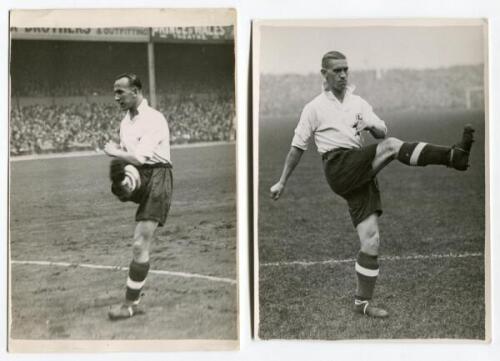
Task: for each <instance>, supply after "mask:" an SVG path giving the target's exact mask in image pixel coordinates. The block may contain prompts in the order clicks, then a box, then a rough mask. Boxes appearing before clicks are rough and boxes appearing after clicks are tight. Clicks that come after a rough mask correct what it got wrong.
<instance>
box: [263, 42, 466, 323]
mask: <svg viewBox="0 0 500 361" xmlns="http://www.w3.org/2000/svg"><path fill="white" fill-rule="evenodd" d="M321 67H322V68H321V74H322V75H323V78H324V91H323V92H322V93H321V94H320V95H318V96H317V97H316V98H314V99H313V100H312V101H311V102H309V103H308V104H307V105H306V106H305V107H304V110H303V111H302V114H301V116H300V120H299V123H298V125H297V128H296V129H295V135H294V137H293V140H292V146H291V148H290V151H289V152H288V155H287V157H286V160H285V165H284V168H283V172H282V174H281V177H280V180H279V181H278V182H277V183H276V184H274V185H273V186H272V187H271V189H270V193H271V194H270V195H271V198H272V199H274V200H277V199H279V198H280V196H281V195H282V193H283V191H284V189H285V185H286V182H287V180H288V178H289V177H290V175H291V174H292V172H293V170H294V169H295V167H296V166H297V164H298V163H299V161H300V159H301V157H302V154H303V152H304V151H305V150H306V149H307V147H308V144H309V142H310V139H311V138H314V141H315V143H316V146H317V149H318V152H319V153H320V154H321V156H322V159H323V166H324V171H325V175H326V178H327V181H328V184H329V185H330V188H331V189H332V190H333V191H334V192H335V193H336V194H338V195H340V196H341V197H343V198H344V199H345V200H346V201H347V204H348V206H349V213H350V215H351V219H352V222H353V225H354V227H355V228H356V231H357V233H358V237H359V240H360V244H361V247H360V251H359V253H358V256H357V259H356V264H355V271H356V275H357V288H356V293H355V296H354V310H355V312H358V313H361V314H364V315H367V316H371V317H378V318H384V317H387V316H388V312H387V311H386V310H384V309H382V308H380V307H375V306H373V305H372V304H370V301H371V299H372V297H373V291H374V288H375V283H376V280H377V277H378V273H379V264H378V250H379V242H380V241H379V226H378V217H379V216H380V215H381V214H382V206H381V202H380V192H379V189H378V186H377V180H376V175H377V173H378V172H379V171H380V170H382V169H383V168H384V167H385V166H386V165H387V164H389V163H390V162H391V161H392V160H395V159H397V160H399V161H400V162H402V163H404V164H406V165H411V166H426V165H429V164H440V165H445V166H447V167H452V168H455V169H457V170H462V171H463V170H466V169H467V168H468V166H469V164H468V162H469V153H470V149H471V146H472V142H473V132H474V130H473V129H472V127H470V126H466V127H465V128H464V132H463V136H462V140H461V141H459V142H457V143H456V144H455V145H453V146H452V147H443V146H438V145H432V144H426V143H423V142H416V143H407V142H403V141H401V140H399V139H396V138H386V134H387V127H386V125H385V123H384V121H382V120H381V119H379V118H378V117H377V115H376V114H375V113H374V112H373V110H372V107H371V106H370V105H369V104H368V103H367V102H366V101H365V100H363V99H362V98H361V97H359V96H357V95H355V94H353V90H354V88H353V87H351V86H349V84H348V64H347V59H346V57H345V56H344V55H343V54H342V53H340V52H338V51H331V52H328V53H326V54H325V55H324V56H323V58H322V62H321ZM361 132H369V133H370V134H371V135H372V136H373V137H374V138H376V139H383V140H382V141H380V142H379V143H378V144H371V145H368V146H363V144H362V138H361V136H360V133H361Z"/></svg>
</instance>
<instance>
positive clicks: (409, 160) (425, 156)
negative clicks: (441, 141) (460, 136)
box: [397, 142, 451, 166]
mask: <svg viewBox="0 0 500 361" xmlns="http://www.w3.org/2000/svg"><path fill="white" fill-rule="evenodd" d="M450 151H451V148H449V147H443V146H440V145H433V144H427V143H424V142H418V143H403V145H402V146H401V149H400V150H399V153H398V157H397V158H398V160H399V161H400V162H401V163H404V164H406V165H412V166H426V165H429V164H441V165H449V162H450Z"/></svg>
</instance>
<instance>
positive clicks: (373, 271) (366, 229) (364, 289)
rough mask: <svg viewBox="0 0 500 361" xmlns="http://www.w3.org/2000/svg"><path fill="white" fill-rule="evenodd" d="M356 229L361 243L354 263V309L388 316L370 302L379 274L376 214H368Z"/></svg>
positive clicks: (368, 313)
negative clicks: (355, 280) (355, 285)
mask: <svg viewBox="0 0 500 361" xmlns="http://www.w3.org/2000/svg"><path fill="white" fill-rule="evenodd" d="M356 230H357V232H358V236H359V240H360V243H361V250H360V251H359V253H358V257H357V259H356V264H355V270H356V278H357V287H356V295H355V297H354V310H355V312H357V313H360V314H363V315H367V316H370V317H376V318H385V317H387V316H388V313H387V311H386V310H384V309H382V308H379V307H375V306H373V305H371V304H370V301H371V299H372V297H373V292H374V290H375V284H376V282H377V277H378V274H379V264H378V249H379V244H380V240H379V228H378V215H377V214H376V213H373V214H371V215H370V216H368V217H367V218H366V219H365V220H363V221H362V222H361V223H359V224H358V225H357V226H356Z"/></svg>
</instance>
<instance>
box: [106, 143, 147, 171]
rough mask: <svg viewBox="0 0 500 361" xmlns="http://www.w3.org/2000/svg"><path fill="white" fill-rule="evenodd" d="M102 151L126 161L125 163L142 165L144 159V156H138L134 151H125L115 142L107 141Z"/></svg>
mask: <svg viewBox="0 0 500 361" xmlns="http://www.w3.org/2000/svg"><path fill="white" fill-rule="evenodd" d="M104 153H106V154H107V155H109V156H110V157H115V158H119V159H122V160H124V161H126V162H127V163H130V164H133V165H137V166H139V165H143V164H144V162H145V161H146V159H145V158H144V157H138V156H137V155H136V154H134V153H130V152H127V151H126V150H125V149H123V148H120V146H119V145H118V144H116V143H115V142H108V143H106V145H105V146H104Z"/></svg>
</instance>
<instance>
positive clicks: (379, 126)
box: [361, 102, 387, 139]
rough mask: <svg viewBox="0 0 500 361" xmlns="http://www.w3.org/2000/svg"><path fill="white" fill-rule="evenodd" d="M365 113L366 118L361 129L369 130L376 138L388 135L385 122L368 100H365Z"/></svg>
mask: <svg viewBox="0 0 500 361" xmlns="http://www.w3.org/2000/svg"><path fill="white" fill-rule="evenodd" d="M363 113H364V114H363V115H364V117H363V118H364V119H363V122H362V123H363V124H362V125H361V128H362V129H361V130H366V131H368V132H369V133H370V134H371V135H372V137H373V138H375V139H384V138H385V136H386V135H387V127H386V125H385V122H384V121H383V120H382V119H380V118H379V117H378V116H377V114H375V112H374V111H373V108H372V107H371V105H369V104H368V103H367V102H363Z"/></svg>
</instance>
